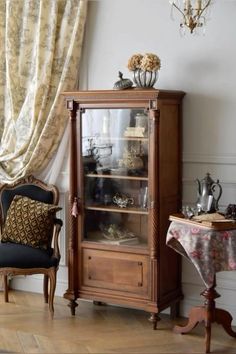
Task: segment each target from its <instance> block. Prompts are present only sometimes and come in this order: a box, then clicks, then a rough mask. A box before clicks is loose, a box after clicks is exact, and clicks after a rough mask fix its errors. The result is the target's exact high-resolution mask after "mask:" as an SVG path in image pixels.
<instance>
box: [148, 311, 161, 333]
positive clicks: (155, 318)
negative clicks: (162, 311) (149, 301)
mask: <svg viewBox="0 0 236 354" xmlns="http://www.w3.org/2000/svg"><path fill="white" fill-rule="evenodd" d="M149 321H150V322H152V324H153V329H154V330H156V329H157V322H158V321H160V317H159V316H158V315H157V313H154V312H153V313H151V316H150V318H149Z"/></svg>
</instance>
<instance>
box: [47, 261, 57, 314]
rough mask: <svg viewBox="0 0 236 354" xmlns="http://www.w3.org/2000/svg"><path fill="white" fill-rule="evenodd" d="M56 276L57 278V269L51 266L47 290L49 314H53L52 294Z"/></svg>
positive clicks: (54, 288)
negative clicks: (48, 289)
mask: <svg viewBox="0 0 236 354" xmlns="http://www.w3.org/2000/svg"><path fill="white" fill-rule="evenodd" d="M56 278H57V269H55V268H51V269H50V272H49V279H50V291H49V310H50V312H51V316H52V317H53V315H54V306H53V301H54V294H55V290H56Z"/></svg>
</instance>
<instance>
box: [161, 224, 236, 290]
mask: <svg viewBox="0 0 236 354" xmlns="http://www.w3.org/2000/svg"><path fill="white" fill-rule="evenodd" d="M166 244H167V245H168V246H169V247H171V248H173V249H174V250H175V251H177V252H178V253H180V254H181V255H182V256H185V257H186V258H188V259H189V260H190V261H191V262H192V263H193V264H194V266H195V267H196V269H197V270H198V272H199V274H200V276H201V278H202V280H203V282H204V284H205V285H206V287H207V288H210V287H212V286H213V282H214V276H215V273H217V272H220V271H225V270H236V229H233V230H223V231H222V230H221V231H218V230H217V231H216V230H214V229H210V228H206V227H198V225H196V226H195V225H190V224H186V223H184V222H176V221H172V222H171V224H170V227H169V229H168V232H167V237H166Z"/></svg>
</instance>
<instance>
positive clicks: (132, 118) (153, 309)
mask: <svg viewBox="0 0 236 354" xmlns="http://www.w3.org/2000/svg"><path fill="white" fill-rule="evenodd" d="M64 96H65V98H66V103H67V109H68V110H69V117H70V125H71V136H70V197H69V204H70V232H69V241H68V271H69V285H68V290H67V291H66V293H65V294H64V297H65V298H66V299H68V300H69V301H70V307H71V313H72V314H73V315H74V314H75V307H76V306H77V303H76V300H77V298H80V299H90V300H93V301H96V303H104V302H106V303H110V304H118V305H122V306H127V307H133V308H139V309H142V310H145V311H147V312H150V313H151V317H150V320H151V321H152V322H153V326H154V328H156V324H157V320H158V313H159V312H160V311H162V310H164V309H166V308H168V307H170V308H171V313H172V315H174V314H175V313H176V310H177V309H178V304H179V301H180V300H181V298H182V293H181V265H180V257H179V256H178V255H177V254H176V253H175V252H174V251H173V250H171V249H170V248H168V247H167V246H166V231H167V228H168V224H169V222H168V216H169V214H173V213H175V212H178V211H179V210H180V206H181V105H182V99H183V96H184V93H183V92H181V91H164V90H155V89H149V90H139V89H130V90H122V91H115V90H106V91H78V92H66V93H64Z"/></svg>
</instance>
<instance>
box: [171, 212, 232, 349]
mask: <svg viewBox="0 0 236 354" xmlns="http://www.w3.org/2000/svg"><path fill="white" fill-rule="evenodd" d="M170 220H171V224H170V226H169V229H168V232H167V237H166V244H167V245H168V246H169V247H171V248H173V249H174V250H175V251H176V252H178V253H180V254H181V255H182V256H184V257H186V258H187V259H188V260H190V261H191V262H192V263H193V264H194V266H195V267H196V269H197V271H198V273H199V274H200V276H201V278H202V280H203V282H204V284H205V286H206V289H205V290H204V291H203V292H202V293H201V295H202V296H204V298H205V302H204V306H196V307H193V308H192V309H191V310H190V313H189V319H188V323H187V325H186V326H175V327H174V332H175V333H181V334H184V333H188V332H189V331H191V330H192V329H193V328H194V327H195V326H196V325H197V324H198V323H199V322H204V324H205V348H206V350H205V352H206V353H210V344H211V324H212V323H213V322H216V323H218V324H221V325H222V326H223V328H224V329H225V331H226V332H227V333H228V334H229V335H230V336H232V337H236V332H234V331H233V329H232V327H231V322H232V316H231V315H230V313H229V312H227V311H225V310H223V309H219V308H216V305H215V299H216V298H218V297H220V295H219V294H218V293H217V291H216V290H215V287H216V273H217V272H220V271H230V270H236V226H235V225H234V224H232V223H230V222H229V223H225V224H224V223H220V224H218V227H217V225H214V227H213V226H212V227H206V226H204V225H202V224H201V223H198V222H194V221H191V220H188V219H183V218H180V217H176V216H170Z"/></svg>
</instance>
